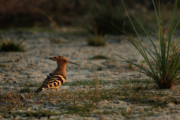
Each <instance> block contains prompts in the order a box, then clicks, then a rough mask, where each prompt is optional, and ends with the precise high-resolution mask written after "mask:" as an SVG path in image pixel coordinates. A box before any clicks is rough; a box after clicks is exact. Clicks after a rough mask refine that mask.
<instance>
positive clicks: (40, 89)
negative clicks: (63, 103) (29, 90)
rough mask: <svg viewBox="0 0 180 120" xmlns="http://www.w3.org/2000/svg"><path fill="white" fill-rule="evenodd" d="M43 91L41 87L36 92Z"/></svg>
mask: <svg viewBox="0 0 180 120" xmlns="http://www.w3.org/2000/svg"><path fill="white" fill-rule="evenodd" d="M42 90H43V89H42V87H40V88H38V89H37V90H36V91H35V92H36V93H39V92H41V91H42Z"/></svg>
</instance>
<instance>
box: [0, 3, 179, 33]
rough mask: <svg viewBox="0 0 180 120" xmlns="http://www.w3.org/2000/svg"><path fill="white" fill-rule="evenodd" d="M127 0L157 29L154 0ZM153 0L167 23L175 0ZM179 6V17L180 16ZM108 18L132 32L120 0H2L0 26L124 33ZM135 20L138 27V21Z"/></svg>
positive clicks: (145, 22)
mask: <svg viewBox="0 0 180 120" xmlns="http://www.w3.org/2000/svg"><path fill="white" fill-rule="evenodd" d="M124 1H125V5H126V6H127V8H128V10H129V13H132V14H134V15H135V16H136V17H137V18H138V19H139V20H140V21H141V23H142V24H143V25H144V26H145V28H146V29H147V30H148V31H149V32H151V31H154V30H156V29H157V27H156V25H157V24H156V17H155V13H154V7H153V4H152V1H151V0H124ZM154 1H155V3H156V6H157V8H159V3H160V4H161V5H162V7H163V15H164V25H165V27H167V26H166V25H168V22H170V20H169V18H170V16H171V13H172V9H173V5H174V2H175V0H154ZM178 6H180V2H179V3H178ZM162 7H161V8H160V9H162ZM179 10H180V9H179V8H178V11H177V17H176V21H178V20H179V19H180V12H179ZM133 21H134V20H133ZM109 22H111V23H114V24H115V25H117V26H118V27H124V28H125V29H126V30H127V31H128V32H130V33H133V30H132V27H131V25H130V22H129V20H128V18H127V14H126V13H125V10H124V7H123V4H122V1H121V0H0V23H1V25H0V29H9V28H32V27H33V28H34V27H36V28H45V27H46V28H61V27H62V26H63V27H64V26H73V27H80V28H84V29H86V30H87V31H88V32H89V33H93V34H98V35H104V34H121V32H120V31H119V30H118V29H117V28H116V27H114V26H113V25H111V24H110V23H109ZM134 23H135V27H136V28H137V29H138V28H139V27H138V24H136V22H135V21H134ZM179 28H180V27H179V26H178V29H179ZM138 31H139V32H141V29H138Z"/></svg>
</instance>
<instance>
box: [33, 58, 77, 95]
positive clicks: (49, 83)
mask: <svg viewBox="0 0 180 120" xmlns="http://www.w3.org/2000/svg"><path fill="white" fill-rule="evenodd" d="M50 59H51V60H53V61H57V68H56V70H54V71H53V72H52V73H50V74H49V75H48V76H47V78H46V79H45V80H44V82H43V84H42V85H41V87H39V88H38V89H37V90H36V93H39V92H41V91H42V90H43V89H51V92H52V90H53V89H56V92H58V89H59V87H60V86H61V85H62V84H63V83H64V82H65V80H66V65H67V64H68V63H71V64H75V65H77V66H79V65H78V64H76V63H73V62H70V61H68V59H66V58H65V57H63V56H59V57H52V58H50Z"/></svg>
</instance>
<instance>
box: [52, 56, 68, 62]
mask: <svg viewBox="0 0 180 120" xmlns="http://www.w3.org/2000/svg"><path fill="white" fill-rule="evenodd" d="M49 59H50V60H52V61H59V60H66V61H68V59H67V58H65V57H63V56H58V57H51V58H49Z"/></svg>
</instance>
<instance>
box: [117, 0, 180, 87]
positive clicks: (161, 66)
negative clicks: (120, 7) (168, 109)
mask: <svg viewBox="0 0 180 120" xmlns="http://www.w3.org/2000/svg"><path fill="white" fill-rule="evenodd" d="M177 1H178V0H176V2H175V5H174V10H173V13H172V17H171V23H170V27H169V30H168V32H167V33H165V32H164V31H163V29H162V28H163V27H162V22H163V17H162V11H161V10H159V11H157V9H156V5H155V3H154V1H153V0H152V2H153V5H154V9H155V13H156V18H157V23H158V28H159V31H158V34H159V36H158V40H159V45H160V47H157V46H156V45H155V44H154V42H153V40H152V38H151V37H150V35H149V34H148V33H147V31H146V30H145V28H144V27H143V26H142V24H141V22H140V21H139V20H138V19H137V18H136V17H135V16H133V15H132V16H133V17H134V18H135V19H136V21H137V22H138V23H139V25H140V27H141V28H142V29H143V31H144V32H145V34H146V35H147V36H148V38H149V40H150V42H151V44H152V46H153V49H151V48H150V47H149V49H147V48H145V47H144V46H143V45H142V43H140V42H138V41H137V40H135V38H134V37H133V36H131V35H130V34H129V33H128V32H126V31H125V30H124V29H123V28H122V29H121V28H119V29H120V30H121V32H123V33H124V34H125V35H126V36H127V38H128V41H129V42H131V43H132V45H133V46H134V47H135V48H136V49H137V50H138V51H139V53H140V54H141V55H142V57H143V58H144V60H145V62H146V63H147V65H148V66H149V69H147V68H145V67H143V66H141V65H138V64H136V63H133V62H131V61H129V60H127V59H125V58H123V57H122V56H119V55H118V54H117V55H118V56H119V57H121V58H122V59H123V60H125V62H127V63H130V64H133V65H134V66H136V67H138V68H139V69H140V70H141V72H142V73H144V74H146V75H147V76H149V77H150V78H152V79H153V80H154V81H155V83H157V84H158V86H159V88H161V89H165V88H172V86H173V85H174V84H175V82H176V81H177V80H179V79H180V77H178V76H179V75H180V71H179V68H180V60H179V58H180V47H179V46H178V42H179V40H177V41H176V42H174V43H173V42H172V39H173V35H174V32H175V29H176V27H177V25H178V23H179V22H178V23H177V24H176V25H175V24H174V21H175V15H176V10H177ZM123 4H124V2H123ZM124 7H125V5H124ZM125 10H126V13H127V15H128V18H129V20H130V22H131V24H132V27H133V29H134V31H135V32H136V34H137V36H138V38H139V39H140V37H139V34H138V32H137V30H136V28H135V26H134V24H133V23H132V20H131V18H130V16H129V14H128V12H127V9H126V7H125ZM174 25H175V27H174ZM116 27H117V26H116ZM153 63H155V66H154V64H153Z"/></svg>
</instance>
